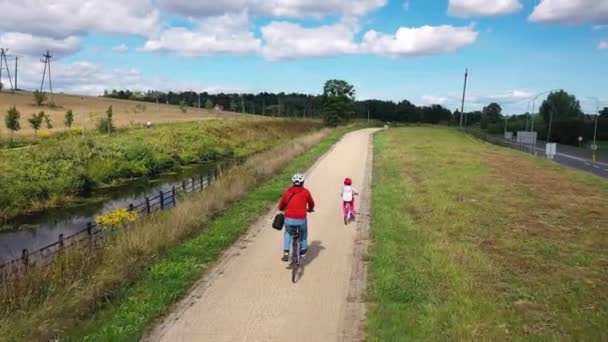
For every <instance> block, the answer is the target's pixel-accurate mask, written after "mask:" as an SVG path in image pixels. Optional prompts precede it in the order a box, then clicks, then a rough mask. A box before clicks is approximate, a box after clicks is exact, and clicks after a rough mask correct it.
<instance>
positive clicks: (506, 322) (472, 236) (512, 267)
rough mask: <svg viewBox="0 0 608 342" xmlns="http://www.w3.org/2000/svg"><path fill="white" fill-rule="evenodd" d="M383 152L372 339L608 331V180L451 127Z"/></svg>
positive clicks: (375, 220)
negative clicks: (607, 262) (607, 210)
mask: <svg viewBox="0 0 608 342" xmlns="http://www.w3.org/2000/svg"><path fill="white" fill-rule="evenodd" d="M374 151H375V152H374V153H375V154H374V179H373V184H372V190H373V193H372V222H371V223H372V228H371V233H372V240H373V244H372V248H371V251H370V260H371V264H370V284H369V310H368V325H367V329H368V339H369V340H370V341H412V340H413V341H418V340H512V339H514V340H521V339H525V340H528V339H533V340H536V339H541V340H547V339H548V340H553V339H579V340H605V339H606V338H608V335H607V333H606V329H605V327H606V326H608V295H607V294H608V275H607V274H606V271H605V270H606V266H607V265H608V264H606V260H608V236H607V235H606V234H605V228H606V227H608V213H607V212H606V210H605V208H608V182H606V181H605V180H603V179H600V178H598V177H595V176H592V175H589V174H586V173H583V172H579V171H575V170H571V169H566V168H563V167H561V166H559V165H557V164H554V163H550V162H547V161H545V160H542V159H539V158H535V157H532V156H528V155H525V154H522V153H519V152H517V151H513V150H509V149H504V148H500V147H497V146H494V145H490V144H487V143H482V142H479V141H475V140H474V139H472V138H470V137H467V136H465V135H463V134H461V133H460V132H458V131H456V130H450V129H439V128H435V129H434V128H403V129H391V130H388V131H385V132H382V133H379V134H377V135H376V136H375V140H374Z"/></svg>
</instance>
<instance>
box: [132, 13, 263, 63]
mask: <svg viewBox="0 0 608 342" xmlns="http://www.w3.org/2000/svg"><path fill="white" fill-rule="evenodd" d="M250 26H251V24H250V22H249V16H248V14H247V11H242V12H241V13H238V14H225V15H222V16H219V17H213V18H208V19H205V20H203V21H201V22H199V23H198V24H197V26H196V28H195V29H194V30H189V29H186V28H182V27H175V28H170V29H167V30H165V31H163V32H162V33H161V34H160V35H159V36H158V37H156V38H153V39H150V40H148V41H147V42H146V43H145V45H144V47H143V48H142V49H141V50H142V51H148V52H170V53H175V54H179V55H182V56H190V57H193V56H203V55H208V54H217V53H235V54H247V53H253V52H257V51H258V50H259V49H260V44H261V43H260V40H259V39H257V38H256V37H255V35H254V34H253V32H251V27H250Z"/></svg>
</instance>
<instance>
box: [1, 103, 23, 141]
mask: <svg viewBox="0 0 608 342" xmlns="http://www.w3.org/2000/svg"><path fill="white" fill-rule="evenodd" d="M20 118H21V113H19V111H18V110H17V107H15V106H12V107H11V108H9V110H8V111H7V112H6V115H5V116H4V123H5V124H6V128H8V129H9V130H10V131H11V141H13V135H14V133H15V131H18V130H20V129H21V125H20V124H19V119H20Z"/></svg>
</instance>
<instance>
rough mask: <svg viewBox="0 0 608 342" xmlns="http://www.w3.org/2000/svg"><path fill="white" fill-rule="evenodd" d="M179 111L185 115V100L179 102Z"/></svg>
mask: <svg viewBox="0 0 608 342" xmlns="http://www.w3.org/2000/svg"><path fill="white" fill-rule="evenodd" d="M179 110H181V111H182V113H186V112H187V111H188V110H187V109H186V101H185V100H181V101H180V102H179Z"/></svg>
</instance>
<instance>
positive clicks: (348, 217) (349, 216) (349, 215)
mask: <svg viewBox="0 0 608 342" xmlns="http://www.w3.org/2000/svg"><path fill="white" fill-rule="evenodd" d="M353 202H354V201H353ZM353 202H343V212H344V225H348V224H349V223H350V222H352V221H354V220H355V211H354V210H353V205H352V204H353Z"/></svg>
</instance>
